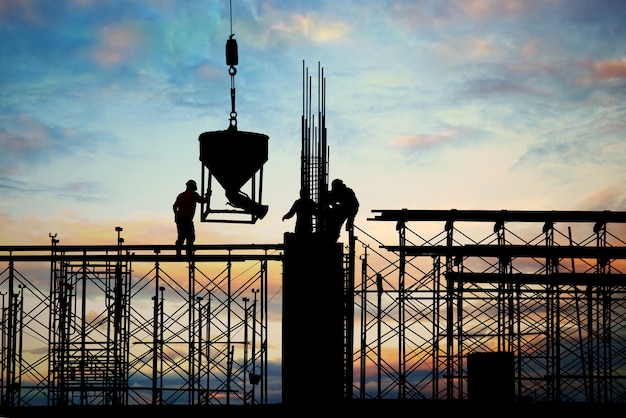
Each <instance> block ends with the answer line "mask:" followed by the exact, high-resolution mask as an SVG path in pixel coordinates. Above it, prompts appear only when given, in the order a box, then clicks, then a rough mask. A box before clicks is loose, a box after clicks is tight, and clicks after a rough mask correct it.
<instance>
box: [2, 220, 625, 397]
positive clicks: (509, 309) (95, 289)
mask: <svg viewBox="0 0 626 418" xmlns="http://www.w3.org/2000/svg"><path fill="white" fill-rule="evenodd" d="M374 212H375V213H377V212H378V211H374ZM370 220H372V221H382V222H385V221H391V222H392V224H393V227H394V231H395V233H397V243H394V244H393V245H390V244H389V243H388V242H382V241H380V240H379V239H377V238H375V237H373V236H372V235H370V234H368V233H367V232H366V231H365V230H363V229H361V228H359V227H358V226H355V227H354V231H350V242H349V245H348V247H346V248H348V251H345V252H344V254H343V269H344V285H343V286H344V289H345V295H344V296H345V301H346V309H345V313H344V328H345V330H344V331H345V332H344V339H343V342H342V344H343V345H344V346H343V347H342V350H343V356H344V371H343V372H344V373H343V375H342V376H341V377H342V379H344V382H343V383H345V385H344V386H343V387H344V393H345V396H346V398H347V399H432V400H455V399H459V400H466V399H470V398H471V396H470V392H471V391H470V390H469V389H470V381H471V379H472V373H470V367H469V366H470V359H471V358H472V356H473V355H475V354H478V353H505V354H510V355H511V359H512V360H511V364H510V367H511V371H512V376H513V377H512V380H511V382H508V381H505V382H503V381H501V380H499V379H500V377H498V374H497V370H494V369H493V368H491V369H490V367H489V365H487V367H486V369H487V370H484V373H486V375H487V376H486V377H487V379H488V380H489V379H490V382H491V384H492V385H493V386H492V387H491V389H494V390H495V389H497V387H498V386H500V385H501V384H502V385H504V386H507V385H508V384H509V383H510V384H511V386H510V387H511V392H512V393H513V395H514V396H515V398H516V399H517V400H523V399H527V398H530V399H532V400H534V401H537V402H541V401H547V402H570V401H580V402H606V403H610V402H615V403H624V402H626V276H625V275H624V269H625V268H626V243H624V241H623V239H622V238H620V237H624V236H626V229H625V227H626V213H625V212H556V211H546V212H524V211H456V210H450V211H407V210H397V211H393V210H392V211H380V213H379V214H378V215H377V216H375V217H374V218H373V219H370ZM120 231H121V228H120V229H119V230H117V232H118V242H117V245H110V246H107V245H105V246H62V245H59V242H58V240H56V237H54V236H51V241H52V242H51V245H50V246H25V247H8V246H4V247H0V263H2V264H1V266H2V267H0V295H1V296H2V297H1V301H0V302H1V304H2V306H1V309H2V310H1V317H0V320H1V321H0V325H1V329H0V331H1V340H0V344H1V345H2V356H1V357H0V395H1V396H0V402H1V404H0V406H6V407H21V406H36V405H49V406H57V405H61V406H64V405H252V404H264V403H267V402H268V399H269V397H268V392H269V387H268V380H270V378H272V376H269V375H268V369H269V368H270V364H269V354H268V353H269V351H270V347H274V348H276V347H279V348H278V350H281V348H280V346H281V340H280V335H278V336H277V335H276V333H272V332H270V324H271V323H272V322H276V320H277V319H276V318H280V310H281V309H282V307H281V302H282V301H281V300H278V299H280V298H274V296H275V295H276V294H278V293H280V292H281V281H280V274H281V269H282V260H283V254H282V250H283V248H284V247H283V244H273V245H247V244H242V245H228V246H224V245H206V246H197V247H196V254H195V256H194V258H193V259H185V258H182V259H181V258H176V256H175V255H174V254H175V247H174V246H173V245H172V246H163V245H161V246H159V245H134V246H131V245H125V244H124V242H123V239H122V238H121V237H120V234H119V233H120ZM355 233H358V235H360V237H357V236H355V235H354V234H355ZM393 234H394V232H392V235H393ZM312 262H323V260H312ZM270 271H271V272H270ZM272 295H273V296H272ZM320 309H324V307H323V306H321V307H320ZM272 312H273V313H274V315H275V316H273V320H272V321H270V319H269V317H270V314H271V313H272ZM313 337H316V336H313ZM280 355H281V354H278V355H277V356H276V357H280ZM277 366H278V368H280V365H277ZM505 366H506V367H508V364H505ZM273 375H274V374H273ZM350 381H352V382H353V384H352V385H350V384H349V382H350ZM272 384H274V382H273V383H272ZM272 391H273V393H272V396H278V397H279V396H280V393H278V392H279V391H280V389H278V392H276V389H275V386H273V387H272ZM273 399H276V397H274V398H273Z"/></svg>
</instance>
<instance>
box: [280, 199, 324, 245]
mask: <svg viewBox="0 0 626 418" xmlns="http://www.w3.org/2000/svg"><path fill="white" fill-rule="evenodd" d="M316 210H317V203H315V201H313V199H311V198H310V197H309V190H308V189H306V188H305V189H300V198H298V199H297V200H296V201H295V202H293V205H291V209H289V212H287V213H285V215H284V216H283V221H284V220H285V219H291V218H292V217H293V216H294V215H296V227H295V230H294V232H295V233H296V234H298V235H301V234H311V233H312V232H313V215H314V214H315V211H316Z"/></svg>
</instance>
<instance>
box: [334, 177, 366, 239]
mask: <svg viewBox="0 0 626 418" xmlns="http://www.w3.org/2000/svg"><path fill="white" fill-rule="evenodd" d="M327 204H328V210H327V213H326V234H327V236H328V237H329V238H332V239H334V240H335V241H337V240H338V239H339V234H340V233H341V226H342V225H343V223H344V222H345V223H346V231H349V230H351V229H352V227H353V226H354V217H355V216H356V214H357V212H358V211H359V201H358V200H357V198H356V195H355V194H354V191H353V190H352V189H351V188H349V187H347V186H346V185H345V184H344V182H343V181H342V180H340V179H335V180H333V182H332V183H331V189H330V190H329V191H328V195H327Z"/></svg>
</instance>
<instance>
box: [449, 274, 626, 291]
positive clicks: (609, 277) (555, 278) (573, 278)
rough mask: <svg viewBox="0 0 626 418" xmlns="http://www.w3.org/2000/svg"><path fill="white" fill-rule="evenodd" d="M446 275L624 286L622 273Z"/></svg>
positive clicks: (461, 278)
mask: <svg viewBox="0 0 626 418" xmlns="http://www.w3.org/2000/svg"><path fill="white" fill-rule="evenodd" d="M445 274H446V277H447V278H449V279H450V280H452V281H455V282H459V283H503V284H504V283H507V284H523V285H533V284H537V285H568V286H609V287H624V286H626V275H624V274H605V273H598V274H589V273H549V274H522V273H514V274H503V273H496V272H494V273H466V272H454V271H450V272H447V273H445Z"/></svg>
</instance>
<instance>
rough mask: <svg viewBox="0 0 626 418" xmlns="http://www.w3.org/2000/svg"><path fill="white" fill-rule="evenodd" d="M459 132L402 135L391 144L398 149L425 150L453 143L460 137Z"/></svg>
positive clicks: (452, 130)
mask: <svg viewBox="0 0 626 418" xmlns="http://www.w3.org/2000/svg"><path fill="white" fill-rule="evenodd" d="M458 134H459V131H458V130H456V129H450V130H448V131H447V132H444V133H442V134H439V135H420V134H416V135H402V136H399V137H398V138H396V139H394V140H392V141H391V142H390V143H389V144H390V145H391V146H393V147H396V148H424V147H431V146H433V145H437V144H442V143H446V142H450V141H452V140H453V139H454V138H455V137H456V136H458Z"/></svg>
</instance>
